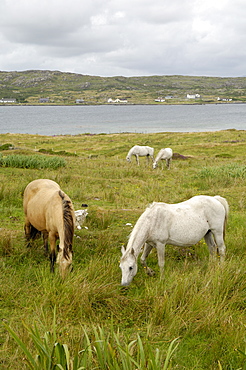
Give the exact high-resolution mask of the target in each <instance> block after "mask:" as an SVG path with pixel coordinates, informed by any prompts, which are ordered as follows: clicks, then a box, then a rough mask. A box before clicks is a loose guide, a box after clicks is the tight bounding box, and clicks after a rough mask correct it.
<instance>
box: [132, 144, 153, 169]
mask: <svg viewBox="0 0 246 370" xmlns="http://www.w3.org/2000/svg"><path fill="white" fill-rule="evenodd" d="M132 155H135V157H136V161H137V164H138V166H139V157H145V156H146V157H147V161H149V157H150V158H151V159H152V161H154V148H151V147H150V146H141V145H134V146H133V147H132V148H131V149H130V150H129V152H128V154H127V156H126V160H127V162H131V157H132Z"/></svg>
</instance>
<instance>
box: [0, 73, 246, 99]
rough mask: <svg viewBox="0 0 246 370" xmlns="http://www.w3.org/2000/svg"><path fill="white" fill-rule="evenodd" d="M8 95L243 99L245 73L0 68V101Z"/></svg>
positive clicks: (245, 88) (35, 97)
mask: <svg viewBox="0 0 246 370" xmlns="http://www.w3.org/2000/svg"><path fill="white" fill-rule="evenodd" d="M187 94H190V98H189V99H187ZM218 97H219V98H220V100H219V101H218ZM9 98H13V99H16V102H17V103H25V104H76V101H77V104H107V103H108V100H109V99H112V100H111V104H112V103H114V102H115V103H116V102H118V103H122V102H123V101H124V102H125V103H126V102H127V104H170V103H171V104H179V103H182V104H185V103H189V104H191V103H199V104H202V103H209V102H211V103H212V102H228V101H231V102H244V101H246V77H238V78H221V77H202V76H197V77H191V76H143V77H121V76H116V77H98V76H88V75H82V74H76V73H65V72H59V71H35V70H32V71H24V72H0V104H1V101H2V104H5V103H6V104H9V102H8V101H7V99H9ZM41 98H43V100H40V99H41Z"/></svg>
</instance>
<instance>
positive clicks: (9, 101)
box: [0, 98, 16, 103]
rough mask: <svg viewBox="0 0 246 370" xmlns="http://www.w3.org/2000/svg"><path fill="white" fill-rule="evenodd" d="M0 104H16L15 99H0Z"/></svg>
mask: <svg viewBox="0 0 246 370" xmlns="http://www.w3.org/2000/svg"><path fill="white" fill-rule="evenodd" d="M0 103H16V99H15V98H2V99H0Z"/></svg>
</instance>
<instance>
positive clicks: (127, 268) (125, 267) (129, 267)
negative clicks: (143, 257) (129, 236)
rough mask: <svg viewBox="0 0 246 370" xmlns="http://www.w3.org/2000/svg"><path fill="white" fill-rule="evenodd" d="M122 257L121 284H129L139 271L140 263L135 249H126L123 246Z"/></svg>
mask: <svg viewBox="0 0 246 370" xmlns="http://www.w3.org/2000/svg"><path fill="white" fill-rule="evenodd" d="M121 252H122V257H121V260H120V268H121V272H122V279H121V285H123V286H127V285H129V284H130V283H131V282H132V279H133V278H134V276H135V275H136V273H137V270H138V265H137V259H136V257H135V255H134V250H133V249H131V250H130V251H126V250H125V248H124V247H123V246H122V248H121Z"/></svg>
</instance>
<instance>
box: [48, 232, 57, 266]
mask: <svg viewBox="0 0 246 370" xmlns="http://www.w3.org/2000/svg"><path fill="white" fill-rule="evenodd" d="M49 240H50V271H51V272H54V271H55V269H54V266H55V262H56V236H55V235H54V234H53V233H49Z"/></svg>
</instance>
